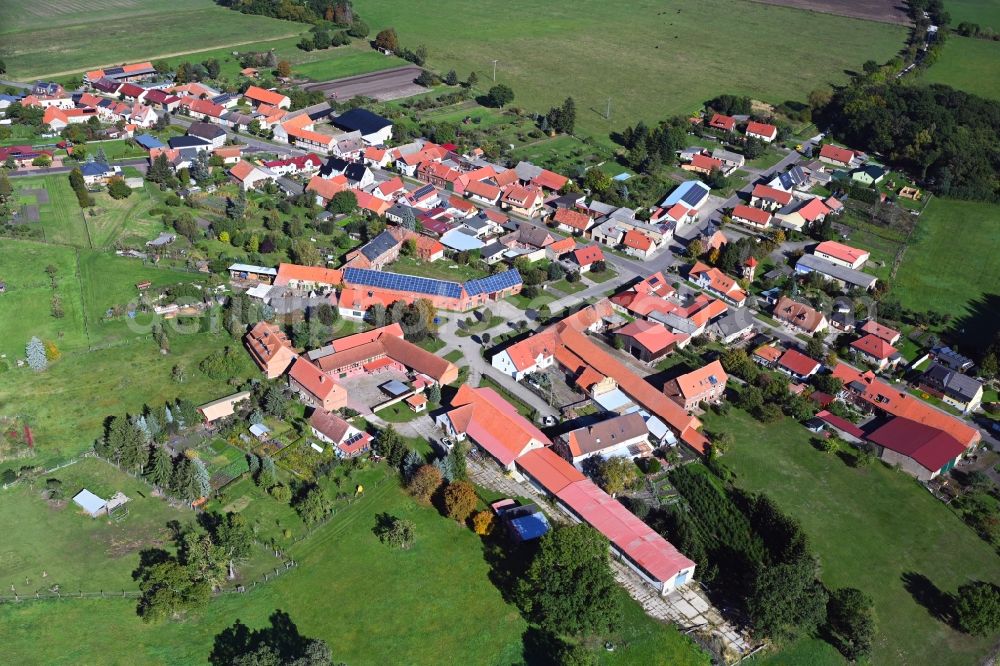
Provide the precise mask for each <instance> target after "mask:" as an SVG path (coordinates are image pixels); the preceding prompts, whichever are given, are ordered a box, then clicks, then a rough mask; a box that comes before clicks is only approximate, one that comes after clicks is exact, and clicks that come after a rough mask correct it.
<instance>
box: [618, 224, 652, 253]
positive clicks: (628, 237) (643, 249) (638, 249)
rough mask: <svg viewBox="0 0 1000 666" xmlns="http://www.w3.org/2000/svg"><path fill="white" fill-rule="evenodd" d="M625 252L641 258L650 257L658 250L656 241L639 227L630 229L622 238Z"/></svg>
mask: <svg viewBox="0 0 1000 666" xmlns="http://www.w3.org/2000/svg"><path fill="white" fill-rule="evenodd" d="M622 246H623V247H624V248H625V254H627V255H629V256H631V257H638V258H640V259H648V258H649V257H651V256H652V255H653V253H654V252H656V250H657V245H656V241H655V240H653V239H652V238H650V237H649V236H647V235H646V234H644V233H642V232H641V231H639V230H638V229H629V230H628V231H627V232H625V236H624V237H623V238H622Z"/></svg>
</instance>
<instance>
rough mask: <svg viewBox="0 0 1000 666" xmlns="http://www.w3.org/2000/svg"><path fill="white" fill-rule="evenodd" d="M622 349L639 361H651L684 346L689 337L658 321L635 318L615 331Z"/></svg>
mask: <svg viewBox="0 0 1000 666" xmlns="http://www.w3.org/2000/svg"><path fill="white" fill-rule="evenodd" d="M615 337H617V338H618V339H619V340H621V342H622V349H623V350H624V351H626V352H628V353H629V354H631V355H632V356H634V357H635V358H637V359H639V360H640V361H645V362H646V363H652V362H654V361H657V360H659V359H661V358H663V357H664V356H667V355H668V354H670V353H672V352H673V351H674V350H675V349H677V348H678V347H682V346H684V344H686V343H687V341H688V340H689V339H690V338H689V337H688V336H687V335H684V334H683V333H673V332H671V331H670V330H668V329H667V327H666V326H664V325H663V324H661V323H659V322H652V321H647V320H645V319H636V320H635V321H633V322H631V323H629V324H626V325H625V326H623V327H621V328H619V329H618V330H617V331H615Z"/></svg>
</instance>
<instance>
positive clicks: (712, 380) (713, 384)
mask: <svg viewBox="0 0 1000 666" xmlns="http://www.w3.org/2000/svg"><path fill="white" fill-rule="evenodd" d="M728 380H729V375H727V374H726V371H725V370H723V368H722V363H721V362H719V360H718V359H716V360H715V361H712V362H711V363H709V364H707V365H704V366H702V367H700V368H698V369H697V370H694V371H692V372H688V373H686V374H683V375H680V376H678V377H675V378H674V379H671V380H670V381H668V382H667V383H666V384H664V386H663V393H664V395H666V396H667V397H668V398H670V399H671V400H673V401H674V402H676V403H677V404H678V405H680V406H681V407H683V408H684V409H685V410H687V411H689V412H692V411H694V410H695V409H698V405H700V404H701V403H703V402H706V403H716V402H721V401H722V396H723V395H724V394H725V392H726V382H727V381H728Z"/></svg>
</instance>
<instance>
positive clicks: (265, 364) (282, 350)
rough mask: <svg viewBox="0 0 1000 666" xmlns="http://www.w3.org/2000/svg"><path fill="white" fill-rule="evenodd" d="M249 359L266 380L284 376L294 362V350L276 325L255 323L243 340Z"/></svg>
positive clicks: (262, 322) (264, 322)
mask: <svg viewBox="0 0 1000 666" xmlns="http://www.w3.org/2000/svg"><path fill="white" fill-rule="evenodd" d="M243 344H244V345H246V348H247V351H248V352H250V357H251V358H252V359H253V360H254V363H256V364H257V367H259V368H260V369H261V370H262V371H263V372H264V375H265V376H266V377H267V378H268V379H276V378H278V377H280V376H281V375H283V374H285V371H286V370H288V366H290V365H291V364H292V362H293V361H294V360H295V358H296V355H295V350H294V349H292V343H291V342H289V341H288V336H286V335H285V333H284V332H283V331H282V330H281V329H280V328H279V327H278V326H276V325H274V324H269V323H267V322H266V321H260V322H257V323H256V324H255V325H254V327H253V328H251V329H250V332H249V333H247V334H246V336H244V338H243Z"/></svg>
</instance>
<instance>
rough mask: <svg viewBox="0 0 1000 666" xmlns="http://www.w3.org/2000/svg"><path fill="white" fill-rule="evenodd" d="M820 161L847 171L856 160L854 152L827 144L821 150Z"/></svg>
mask: <svg viewBox="0 0 1000 666" xmlns="http://www.w3.org/2000/svg"><path fill="white" fill-rule="evenodd" d="M819 160H820V162H825V163H827V164H833V165H835V166H839V167H843V168H845V169H846V168H848V167H850V166H851V162H852V161H853V160H854V151H853V150H848V149H847V148H841V147H839V146H834V145H832V144H829V143H827V144H824V145H823V146H822V147H821V148H820V149H819Z"/></svg>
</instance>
